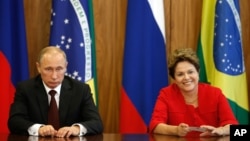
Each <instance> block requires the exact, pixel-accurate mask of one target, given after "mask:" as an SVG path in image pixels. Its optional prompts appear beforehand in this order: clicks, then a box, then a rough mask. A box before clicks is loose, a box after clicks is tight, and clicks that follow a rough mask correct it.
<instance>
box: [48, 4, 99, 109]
mask: <svg viewBox="0 0 250 141" xmlns="http://www.w3.org/2000/svg"><path fill="white" fill-rule="evenodd" d="M51 11H52V12H51V28H50V29H51V30H50V31H51V32H50V43H49V44H50V45H54V46H57V47H58V48H61V49H63V50H64V51H65V53H66V55H67V58H68V62H69V63H68V67H67V72H66V75H67V76H69V77H71V78H73V79H76V80H79V81H81V82H85V83H87V84H89V86H90V88H91V92H92V94H93V99H94V101H95V103H96V105H98V99H97V98H98V96H97V89H96V86H97V85H96V83H97V80H96V79H97V77H96V55H95V38H94V37H95V35H94V19H93V7H92V0H68V1H65V0H64V1H59V0H53V1H52V9H51Z"/></svg>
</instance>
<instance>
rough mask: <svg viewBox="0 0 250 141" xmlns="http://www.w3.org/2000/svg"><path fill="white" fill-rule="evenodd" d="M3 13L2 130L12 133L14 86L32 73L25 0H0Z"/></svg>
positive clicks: (0, 41)
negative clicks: (9, 123) (27, 41)
mask: <svg viewBox="0 0 250 141" xmlns="http://www.w3.org/2000/svg"><path fill="white" fill-rule="evenodd" d="M0 17H2V18H1V22H0V44H1V46H0V66H1V69H0V71H1V72H0V84H1V86H0V97H1V98H0V113H1V118H0V125H1V126H0V133H9V130H8V126H7V121H8V117H9V109H10V104H11V103H12V102H13V100H14V99H13V98H14V93H15V86H16V84H17V82H19V81H22V80H25V79H28V77H29V70H28V69H29V68H28V54H27V45H26V31H25V21H24V20H25V19H24V7H23V0H18V1H16V0H7V1H5V0H3V1H1V2H0ZM3 17H4V18H3Z"/></svg>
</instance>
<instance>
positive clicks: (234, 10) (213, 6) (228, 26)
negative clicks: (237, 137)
mask: <svg viewBox="0 0 250 141" xmlns="http://www.w3.org/2000/svg"><path fill="white" fill-rule="evenodd" d="M239 11H240V10H239V1H238V0H217V1H216V0H203V9H202V25H201V34H200V42H199V45H198V49H197V54H198V56H199V59H200V64H201V72H200V81H202V82H207V83H210V84H211V85H214V86H217V87H219V88H221V89H222V91H223V93H224V94H225V96H226V97H227V99H228V100H229V103H230V105H231V107H232V109H233V112H234V114H235V116H236V118H237V119H238V121H239V123H240V124H248V123H249V107H248V90H247V79H246V72H245V65H244V56H243V48H242V35H241V22H240V13H239Z"/></svg>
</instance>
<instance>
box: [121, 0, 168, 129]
mask: <svg viewBox="0 0 250 141" xmlns="http://www.w3.org/2000/svg"><path fill="white" fill-rule="evenodd" d="M166 60H167V58H166V44H165V22H164V5H163V0H136V1H135V0H128V6H127V24H126V39H125V48H124V62H123V63H124V64H123V78H122V85H123V87H122V90H121V105H120V108H121V109H120V132H121V133H146V132H147V128H148V124H149V121H150V118H151V114H152V112H153V108H154V104H155V101H156V98H157V96H158V93H159V91H160V89H161V88H162V87H165V86H167V85H168V69H167V61H166Z"/></svg>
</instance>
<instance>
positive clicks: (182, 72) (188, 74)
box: [174, 61, 199, 92]
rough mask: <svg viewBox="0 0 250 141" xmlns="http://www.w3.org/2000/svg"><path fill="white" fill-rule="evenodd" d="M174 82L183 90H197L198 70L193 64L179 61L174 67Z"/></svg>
mask: <svg viewBox="0 0 250 141" xmlns="http://www.w3.org/2000/svg"><path fill="white" fill-rule="evenodd" d="M174 76H175V79H174V80H175V83H176V84H177V85H178V87H179V88H180V90H181V91H183V92H192V91H195V90H197V86H198V81H199V72H198V71H197V70H196V68H195V66H194V65H193V64H191V63H190V62H188V61H183V62H179V63H178V64H177V65H176V68H175V74H174Z"/></svg>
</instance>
